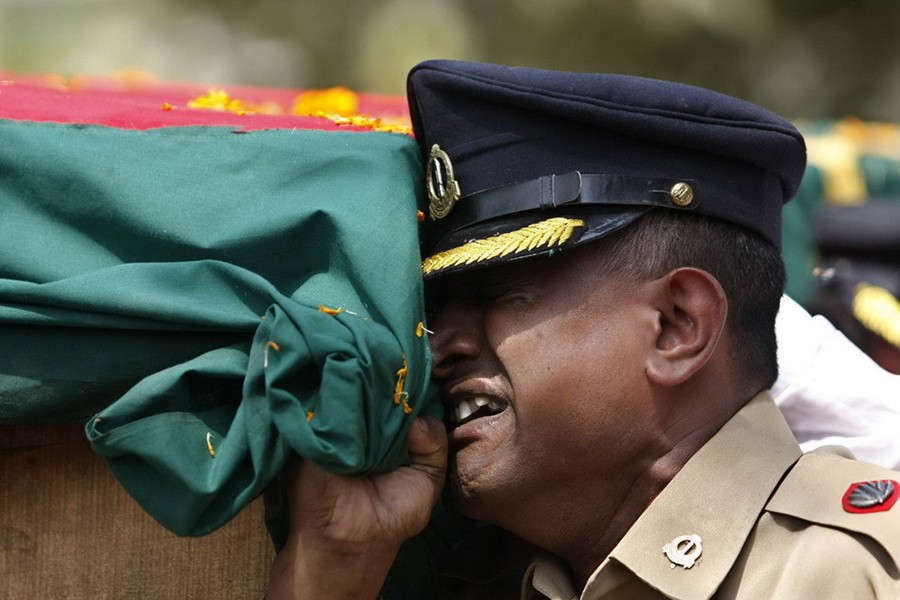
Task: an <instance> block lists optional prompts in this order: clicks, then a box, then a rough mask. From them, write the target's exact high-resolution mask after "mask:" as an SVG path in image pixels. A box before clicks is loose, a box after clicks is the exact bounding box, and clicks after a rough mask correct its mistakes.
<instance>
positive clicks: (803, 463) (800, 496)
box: [766, 448, 900, 567]
mask: <svg viewBox="0 0 900 600" xmlns="http://www.w3.org/2000/svg"><path fill="white" fill-rule="evenodd" d="M833 452H834V451H833V449H828V448H823V449H819V450H817V451H815V452H813V453H810V454H806V455H804V456H803V457H801V458H800V460H799V461H797V464H796V465H794V467H793V468H792V469H791V471H790V472H789V473H788V474H787V475H786V476H785V479H784V481H783V482H782V484H781V485H780V486H779V488H778V490H776V492H775V494H774V495H773V496H772V498H771V499H770V500H769V503H768V504H767V505H766V510H767V511H769V512H775V513H781V514H785V515H790V516H792V517H796V518H798V519H803V520H805V521H810V522H813V523H816V524H818V525H822V526H826V527H832V528H838V529H842V530H845V531H851V532H855V533H858V534H862V535H865V536H867V537H869V538H871V539H872V540H874V541H875V542H877V543H878V544H880V545H881V546H882V547H883V548H884V550H885V551H886V552H887V553H888V555H890V556H891V558H892V559H893V561H894V564H895V565H897V566H898V567H900V502H897V500H898V498H900V483H898V482H900V473H898V472H896V471H891V470H888V469H885V468H883V467H879V466H877V465H873V464H869V463H864V462H859V461H856V460H852V459H850V458H847V457H846V456H844V455H840V454H835V453H833Z"/></svg>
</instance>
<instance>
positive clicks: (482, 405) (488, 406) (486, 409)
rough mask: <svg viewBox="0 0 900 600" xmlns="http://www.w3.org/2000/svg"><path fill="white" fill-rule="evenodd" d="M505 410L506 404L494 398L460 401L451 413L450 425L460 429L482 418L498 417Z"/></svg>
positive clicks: (473, 398)
mask: <svg viewBox="0 0 900 600" xmlns="http://www.w3.org/2000/svg"><path fill="white" fill-rule="evenodd" d="M505 409H506V404H505V403H504V402H501V401H499V400H496V399H494V398H489V397H487V396H472V397H470V398H466V399H464V400H460V401H459V403H458V404H457V405H456V407H455V409H454V410H453V412H452V413H450V424H451V425H452V426H454V427H459V426H460V425H464V424H466V423H468V422H469V421H474V420H475V419H480V418H481V417H489V416H491V415H496V414H498V413H501V412H503V411H504V410H505Z"/></svg>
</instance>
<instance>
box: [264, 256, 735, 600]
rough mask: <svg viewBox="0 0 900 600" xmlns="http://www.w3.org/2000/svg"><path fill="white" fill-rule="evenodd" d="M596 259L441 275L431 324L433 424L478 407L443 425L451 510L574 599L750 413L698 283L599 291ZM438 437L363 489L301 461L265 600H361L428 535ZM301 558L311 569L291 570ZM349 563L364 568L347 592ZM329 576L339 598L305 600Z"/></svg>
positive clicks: (538, 261)
mask: <svg viewBox="0 0 900 600" xmlns="http://www.w3.org/2000/svg"><path fill="white" fill-rule="evenodd" d="M595 251H596V250H595V249H594V248H593V247H592V246H591V245H590V244H588V245H586V246H584V247H580V248H577V249H575V250H572V251H570V252H567V253H565V254H563V255H561V256H560V255H558V256H555V257H553V258H552V259H547V258H543V257H541V258H534V259H528V260H524V261H515V262H512V263H509V264H506V265H503V266H499V267H495V268H491V269H484V270H476V271H473V272H472V273H471V274H466V275H462V276H458V277H452V278H451V277H448V278H447V282H446V284H447V285H446V288H445V289H446V290H449V291H448V292H446V293H443V294H442V297H443V298H444V302H443V304H442V305H441V306H439V307H438V310H437V311H436V313H435V315H434V317H433V319H432V320H431V327H432V328H433V329H434V331H435V333H434V335H433V336H432V339H431V347H432V352H433V355H434V372H433V375H434V377H435V379H436V380H437V381H438V382H439V383H440V384H441V389H442V398H443V400H444V402H445V405H446V408H447V412H448V413H449V414H451V415H453V414H455V413H456V409H457V406H463V407H466V406H468V407H469V408H471V409H477V408H478V405H483V406H484V407H483V408H481V409H478V410H477V411H476V412H475V413H473V414H472V415H469V416H468V417H467V418H465V419H464V420H463V421H462V423H460V424H457V423H455V422H454V421H455V419H454V418H453V417H452V416H451V418H450V419H449V428H450V433H449V449H450V457H451V458H450V463H449V465H450V466H449V476H448V478H447V481H448V483H447V485H449V486H450V491H451V493H452V496H453V498H454V502H455V505H456V507H457V508H458V509H459V510H460V511H461V512H463V513H464V514H466V515H468V516H471V517H473V518H477V519H481V520H485V521H490V522H493V523H495V524H497V525H499V526H500V527H503V528H504V529H506V530H508V531H509V532H511V533H513V534H515V535H516V536H518V537H520V538H522V539H524V540H526V541H528V542H530V543H532V544H534V545H536V546H538V547H540V548H543V549H544V550H547V551H549V552H552V553H554V554H556V555H558V556H559V557H561V558H562V559H563V560H565V561H566V562H567V563H568V564H569V566H570V567H571V570H572V572H573V573H574V575H575V578H576V580H577V583H579V584H580V585H583V584H584V583H585V581H586V580H587V578H588V577H589V576H590V575H591V573H592V572H593V571H594V570H595V569H596V568H597V566H599V565H600V563H601V562H602V561H603V559H604V558H605V557H606V556H607V555H608V554H609V552H610V551H611V550H612V549H613V548H614V547H615V545H616V544H617V543H618V541H619V540H620V539H621V538H622V536H623V535H624V534H625V533H626V532H627V531H628V529H629V528H630V527H631V525H632V524H633V523H634V521H635V520H636V519H637V518H638V517H639V516H640V514H641V513H642V512H643V510H644V509H645V508H646V507H647V505H648V504H649V503H650V502H651V501H652V499H653V498H654V497H655V496H656V495H657V494H658V493H659V491H660V490H661V489H662V488H663V487H665V485H666V484H667V483H668V481H669V480H671V478H672V477H674V475H675V474H676V473H677V472H678V471H679V470H680V468H681V467H682V466H683V465H684V463H685V462H686V461H687V460H688V459H689V458H690V457H691V456H692V455H693V454H694V453H695V452H696V451H697V449H699V448H700V447H701V446H702V445H703V444H704V443H705V442H706V441H707V440H708V439H709V438H710V437H712V435H713V434H714V433H715V432H716V431H717V430H718V429H719V428H720V427H721V426H722V425H723V424H724V423H725V421H727V420H728V419H729V418H730V417H731V416H732V415H733V414H734V413H735V412H736V411H737V410H738V409H739V408H740V406H741V405H742V403H743V402H744V401H746V400H747V399H748V398H749V395H748V390H747V388H746V386H742V385H740V384H739V383H737V382H738V381H739V378H737V377H735V376H734V368H733V367H732V364H731V363H732V359H731V358H730V357H729V340H728V336H727V335H726V334H725V333H724V326H725V319H726V315H727V301H726V299H725V295H724V293H723V291H722V288H721V286H720V285H719V284H718V282H717V281H716V280H715V279H714V278H713V277H712V276H710V275H709V274H708V273H706V272H704V271H700V270H697V269H691V268H683V269H675V270H673V271H671V272H669V273H667V274H665V275H664V276H662V277H659V278H656V279H652V280H646V281H634V280H629V279H626V278H624V277H611V276H609V275H608V274H603V273H600V272H598V270H597V269H598V267H597V266H596V264H597V261H596V256H595V255H594V254H593V252H595ZM466 412H467V411H466V410H463V414H465V413H466ZM447 440H448V437H445V435H444V432H443V428H442V427H440V425H439V424H435V423H431V424H430V425H429V427H427V428H426V429H423V430H421V431H420V430H415V428H414V432H413V433H412V434H411V436H410V438H409V440H408V441H409V443H410V449H411V454H412V465H411V466H410V467H404V468H403V469H400V470H398V471H396V472H393V473H388V474H385V475H379V476H377V477H376V478H362V479H345V478H338V477H335V476H329V475H325V474H324V473H322V472H321V471H320V470H318V469H317V468H316V467H314V466H312V465H307V464H305V463H301V468H300V469H299V470H298V472H297V474H296V477H295V479H294V481H295V498H294V501H293V502H292V523H294V529H297V530H299V531H300V534H295V533H294V531H293V530H292V534H291V537H292V539H294V540H296V542H292V543H289V545H288V547H287V548H286V549H285V550H284V551H282V553H281V554H280V555H279V557H278V559H277V560H276V563H275V566H274V568H273V575H272V582H271V586H272V587H271V588H270V597H271V598H312V597H315V598H332V597H333V598H355V597H359V598H375V597H377V595H378V590H379V589H380V587H381V583H382V582H383V579H384V576H385V575H386V573H387V570H388V568H389V567H390V560H392V559H393V557H394V555H395V554H396V551H397V548H399V545H400V544H401V543H402V542H403V540H405V539H406V538H407V537H410V536H411V535H415V534H416V533H418V532H419V531H421V529H422V528H424V526H425V525H426V523H427V515H428V511H429V510H430V509H431V507H433V505H434V503H435V502H436V500H437V498H438V496H439V493H440V490H441V487H442V484H443V481H444V479H443V476H442V474H443V471H444V468H445V467H446V463H445V462H444V460H445V457H446V456H447V454H446V448H447ZM592 449H593V450H594V451H589V450H592ZM400 497H402V498H403V499H404V500H403V503H402V504H400V505H398V504H395V503H394V501H393V500H392V499H396V498H400ZM348 498H350V499H352V500H348ZM359 506H365V507H370V508H371V510H368V508H367V510H364V511H362V510H359ZM295 518H296V519H297V520H296V521H294V520H293V519H295ZM307 556H312V557H313V559H315V557H317V556H318V557H326V558H327V560H324V561H319V562H318V565H317V566H316V568H314V569H312V568H306V567H307V563H308V562H309V561H310V559H308V558H307ZM388 558H389V559H390V560H387V559H388ZM354 564H358V565H363V564H365V565H367V566H366V569H365V571H364V575H363V576H361V577H354V578H352V579H354V581H352V582H348V581H346V580H348V579H351V578H348V577H347V576H346V574H347V573H348V572H354V571H352V570H348V569H351V568H352V566H353V565H354ZM338 565H341V566H338ZM331 573H333V575H331ZM329 579H331V580H336V581H338V582H340V584H341V585H343V587H342V588H340V589H338V591H339V592H340V593H335V594H332V595H329V593H331V592H332V591H334V590H335V589H337V588H332V587H330V586H328V585H324V586H321V589H322V590H323V592H322V593H316V594H312V593H311V592H310V590H312V589H316V590H319V589H320V588H319V587H312V586H319V583H318V582H321V581H328V580H329ZM348 588H352V589H348Z"/></svg>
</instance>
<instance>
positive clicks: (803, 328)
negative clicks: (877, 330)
mask: <svg viewBox="0 0 900 600" xmlns="http://www.w3.org/2000/svg"><path fill="white" fill-rule="evenodd" d="M775 329H776V333H777V336H778V365H779V372H780V374H779V377H778V381H776V382H775V385H774V386H773V387H772V394H773V395H774V397H775V402H776V404H777V405H778V407H779V408H780V409H781V411H782V413H783V414H784V416H785V419H787V422H788V424H789V425H790V427H791V429H792V430H793V432H794V436H795V437H796V438H797V441H798V442H799V443H800V446H801V448H803V450H804V451H805V452H808V451H810V450H812V449H814V448H818V447H820V446H826V445H835V444H836V445H840V446H845V447H846V448H849V449H850V450H851V451H852V452H853V453H854V454H855V455H856V457H857V458H858V459H859V460H862V461H866V462H871V463H875V464H878V465H881V466H884V467H887V468H890V469H897V470H900V375H894V374H892V373H890V372H888V371H885V370H884V369H882V368H881V367H880V366H879V365H878V364H876V363H875V362H874V361H873V360H872V359H870V358H869V357H868V356H866V354H865V353H863V351H862V350H860V349H859V348H857V347H856V346H855V345H854V344H853V343H852V342H850V340H848V339H847V338H846V337H845V336H844V334H842V333H841V332H840V331H838V330H837V329H835V328H834V326H833V325H832V324H831V323H830V322H829V321H828V320H827V319H825V318H824V317H821V316H815V317H813V316H810V314H809V313H808V312H806V310H804V309H803V308H802V307H801V306H800V305H799V304H797V303H796V302H794V301H793V300H791V299H790V298H788V297H787V296H783V297H782V301H781V309H780V311H779V313H778V319H777V320H776V325H775Z"/></svg>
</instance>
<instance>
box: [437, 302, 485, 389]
mask: <svg viewBox="0 0 900 600" xmlns="http://www.w3.org/2000/svg"><path fill="white" fill-rule="evenodd" d="M430 325H431V328H432V329H433V330H434V334H433V335H431V354H432V368H431V374H432V376H433V377H434V378H435V379H446V378H448V377H450V376H451V374H452V373H453V370H454V368H456V365H457V364H459V362H460V361H462V360H465V359H471V358H475V357H477V356H478V355H479V354H481V351H482V349H483V347H484V345H483V333H482V331H481V316H480V314H479V312H478V310H477V307H476V306H475V303H474V302H471V301H463V300H449V301H447V302H446V303H444V304H443V306H441V308H440V309H439V310H438V311H437V312H436V313H435V315H434V317H432V319H431V322H430Z"/></svg>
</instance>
